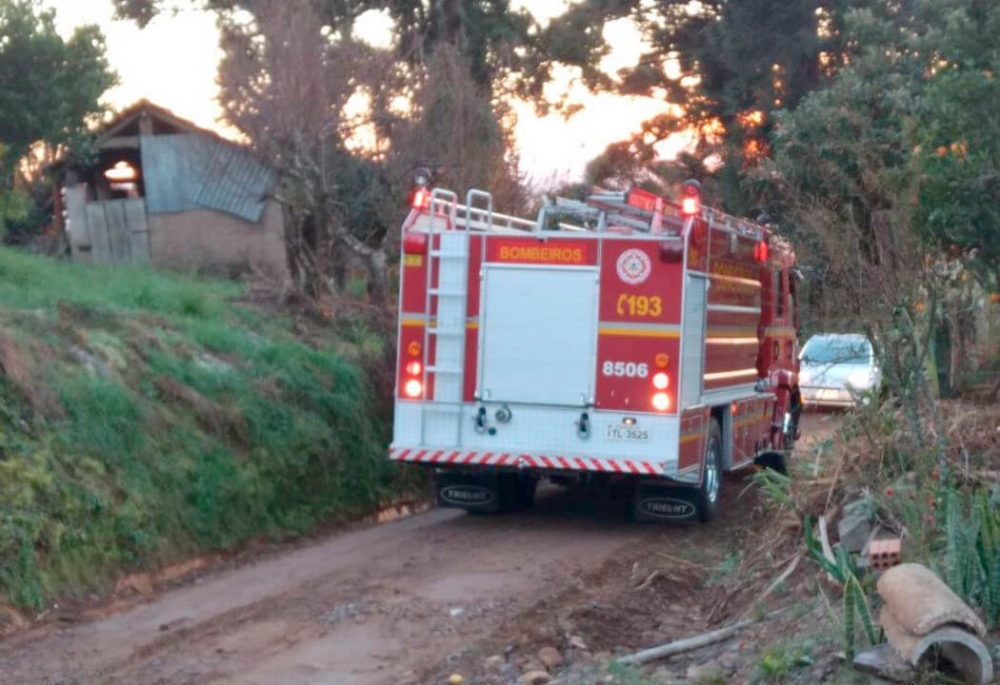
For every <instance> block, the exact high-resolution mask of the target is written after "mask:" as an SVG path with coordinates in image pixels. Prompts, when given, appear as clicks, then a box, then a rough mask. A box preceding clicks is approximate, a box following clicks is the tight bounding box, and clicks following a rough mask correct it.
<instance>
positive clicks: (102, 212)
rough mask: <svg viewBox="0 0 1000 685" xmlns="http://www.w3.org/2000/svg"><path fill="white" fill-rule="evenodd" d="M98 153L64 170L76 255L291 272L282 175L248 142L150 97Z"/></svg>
mask: <svg viewBox="0 0 1000 685" xmlns="http://www.w3.org/2000/svg"><path fill="white" fill-rule="evenodd" d="M92 157H93V160H94V161H93V163H91V164H87V165H82V164H67V165H64V166H63V168H62V170H61V177H60V195H59V198H58V202H59V204H60V205H61V206H60V209H61V211H60V212H57V216H60V215H61V216H62V217H63V226H62V228H63V230H64V232H65V233H66V236H67V238H68V242H69V245H70V250H71V254H72V256H73V258H74V259H78V260H83V261H93V262H113V263H148V264H151V265H153V266H157V267H170V268H179V269H185V270H197V271H207V272H213V273H234V272H237V271H240V270H246V269H251V268H252V269H258V270H262V271H266V272H269V273H271V274H273V275H275V276H284V275H285V274H286V273H287V260H286V253H285V245H284V228H283V214H282V211H281V207H280V206H279V205H278V203H277V202H276V201H275V200H273V199H271V197H270V195H271V191H272V189H273V187H274V184H275V183H276V180H277V175H276V174H275V172H274V171H273V169H271V168H270V167H269V166H268V165H267V164H265V163H264V162H262V161H261V160H260V159H258V158H257V157H256V156H254V155H253V154H252V153H251V152H250V151H249V150H247V149H246V148H244V147H242V146H240V145H238V144H235V143H233V142H230V141H227V140H225V139H223V138H221V137H219V136H218V135H216V134H214V133H212V132H210V131H206V130H204V129H201V128H199V127H198V126H196V125H194V124H192V123H191V122H188V121H185V120H183V119H180V118H179V117H177V116H175V115H173V114H172V113H170V112H169V111H167V110H165V109H163V108H162V107H157V106H156V105H153V104H151V103H149V102H146V101H141V102H139V103H137V104H136V105H134V106H132V107H130V108H129V109H127V110H125V111H124V112H122V113H121V114H120V115H118V116H117V117H115V119H114V120H112V121H111V122H109V123H108V124H106V125H105V126H104V127H103V128H102V129H101V130H100V131H99V135H98V138H97V141H96V151H95V154H94V155H93V156H92Z"/></svg>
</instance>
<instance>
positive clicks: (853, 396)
mask: <svg viewBox="0 0 1000 685" xmlns="http://www.w3.org/2000/svg"><path fill="white" fill-rule="evenodd" d="M799 361H800V362H801V366H800V371H799V388H800V389H801V391H802V402H803V404H804V405H805V406H807V407H808V406H813V407H853V406H857V405H858V404H859V403H860V402H863V401H865V400H866V399H867V397H868V393H870V392H871V391H872V390H874V389H876V388H877V387H878V386H879V385H880V384H881V382H882V372H881V370H880V369H879V367H878V363H877V362H876V360H875V350H874V348H873V347H872V344H871V342H869V340H868V338H866V337H865V336H864V335H861V334H858V333H823V334H819V335H814V336H813V337H811V338H810V339H809V341H808V342H807V343H806V344H805V346H804V347H803V348H802V352H801V353H800V354H799Z"/></svg>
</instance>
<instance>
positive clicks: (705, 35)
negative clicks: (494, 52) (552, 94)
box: [542, 0, 866, 214]
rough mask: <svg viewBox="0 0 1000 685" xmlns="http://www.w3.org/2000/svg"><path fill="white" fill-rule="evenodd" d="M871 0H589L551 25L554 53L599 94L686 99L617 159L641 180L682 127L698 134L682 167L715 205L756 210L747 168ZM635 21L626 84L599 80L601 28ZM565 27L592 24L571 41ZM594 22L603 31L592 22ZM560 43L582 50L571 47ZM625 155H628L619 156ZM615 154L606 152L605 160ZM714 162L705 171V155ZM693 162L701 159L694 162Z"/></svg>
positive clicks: (840, 57)
mask: <svg viewBox="0 0 1000 685" xmlns="http://www.w3.org/2000/svg"><path fill="white" fill-rule="evenodd" d="M858 4H866V3H865V2H864V0H821V1H820V2H816V1H815V0H791V1H789V0H741V1H740V2H730V1H727V0H706V1H703V2H700V3H690V2H688V1H687V0H667V1H666V2H661V3H658V4H656V5H650V4H649V3H645V2H642V1H641V0H616V1H612V0H585V1H584V2H581V3H579V4H577V5H575V6H574V7H573V9H572V10H570V12H569V13H568V14H567V16H566V18H565V19H563V20H560V21H559V22H558V23H556V22H554V23H553V26H552V27H551V28H550V29H549V30H548V31H547V32H546V34H545V35H544V36H543V38H542V40H543V41H544V42H545V43H546V47H547V49H548V50H549V51H550V53H551V54H554V55H557V56H559V57H560V58H561V59H563V60H565V61H567V62H569V63H572V64H576V65H577V66H580V67H581V68H583V69H584V70H583V72H582V76H583V78H584V79H585V80H586V81H587V82H588V84H589V85H590V86H591V87H592V88H595V89H600V90H612V91H614V92H618V93H622V94H628V95H643V96H648V97H654V98H658V99H662V100H664V101H666V102H669V103H671V104H674V105H677V106H679V109H678V108H671V110H670V111H668V112H667V113H665V114H662V115H660V116H657V117H655V118H653V119H651V120H650V121H647V122H646V123H645V124H644V125H643V127H642V131H641V132H640V133H639V134H638V135H636V136H635V137H634V138H633V139H632V140H630V141H628V142H626V143H623V144H619V145H618V146H617V147H618V150H617V151H614V150H609V152H608V155H610V156H617V157H618V158H619V164H618V165H617V167H618V168H619V169H621V168H622V167H623V166H624V165H626V163H628V162H631V164H630V166H631V168H632V171H631V172H630V173H631V174H632V175H635V173H637V172H639V171H641V170H642V169H647V168H649V167H650V166H651V165H653V164H654V162H655V160H656V158H657V154H656V151H655V146H656V145H657V144H658V143H660V142H662V141H664V140H666V139H667V138H668V137H669V136H671V135H672V134H674V133H682V132H693V133H694V134H695V138H696V140H695V149H694V151H693V153H692V155H691V158H690V159H688V160H685V163H684V166H685V167H686V168H687V171H688V172H690V173H691V174H692V175H693V176H694V177H696V178H698V179H699V180H701V181H702V182H703V185H705V186H706V189H707V190H709V191H711V187H712V184H706V183H705V182H706V181H707V180H709V179H715V181H716V183H715V184H714V185H715V189H716V190H715V193H716V195H715V197H711V195H708V193H706V194H707V195H708V196H709V197H710V199H712V200H713V201H717V202H719V203H721V204H722V205H723V206H724V207H725V208H726V209H727V210H729V211H731V212H734V213H737V214H747V213H749V212H751V211H759V210H760V209H762V208H763V207H760V206H759V203H758V202H757V201H756V200H757V199H756V198H755V197H753V196H752V194H750V193H748V192H747V191H746V189H745V188H744V187H743V185H742V180H743V178H744V176H745V174H746V171H747V170H748V169H750V168H753V167H754V166H755V165H756V164H758V163H759V162H760V161H761V160H763V159H767V158H768V157H769V156H770V154H771V150H770V134H771V131H772V130H773V126H774V123H775V116H774V115H775V113H776V112H777V111H779V110H782V109H789V110H790V109H794V108H795V107H797V106H798V104H799V102H801V100H802V99H803V98H804V97H805V96H807V95H808V94H809V93H811V92H813V91H815V90H817V89H818V88H820V87H822V86H823V85H825V84H827V83H829V81H830V79H831V78H832V76H833V75H834V74H835V73H836V71H837V69H838V68H839V67H840V66H841V65H842V64H843V63H844V60H845V56H846V55H847V54H849V53H850V51H851V49H852V46H851V45H850V44H849V43H848V42H847V41H846V40H845V39H844V31H843V23H844V17H845V15H846V13H847V11H848V10H849V9H850V7H852V6H854V5H858ZM621 19H631V20H632V21H633V22H634V23H635V25H636V26H637V28H638V29H639V30H640V32H641V33H642V35H643V37H644V39H645V41H646V47H647V49H646V50H645V51H644V52H643V54H642V55H641V57H640V59H639V62H638V64H637V65H636V66H634V67H632V68H629V69H626V70H624V71H623V72H622V73H620V74H618V75H617V77H618V78H617V79H610V80H609V79H607V78H606V77H605V76H603V75H597V76H595V75H593V69H587V67H588V66H590V67H592V66H593V65H594V64H595V63H596V62H597V61H598V60H599V59H600V58H601V57H602V56H603V54H604V53H605V52H606V50H607V45H606V44H605V43H604V41H603V39H601V38H600V35H601V28H602V27H603V26H604V25H606V24H608V23H609V22H611V21H616V20H621ZM566 26H578V27H591V31H590V32H589V33H588V35H590V36H591V37H590V39H588V40H583V41H580V40H577V41H576V42H574V41H573V36H572V32H570V31H568V30H567V29H566ZM594 27H596V28H594ZM561 46H574V49H568V47H561ZM622 152H625V153H627V154H626V155H625V156H622ZM608 155H606V156H608ZM706 160H710V161H711V162H712V163H711V164H709V165H708V166H706V165H705V164H704V162H705V161H706ZM692 162H697V163H696V164H692Z"/></svg>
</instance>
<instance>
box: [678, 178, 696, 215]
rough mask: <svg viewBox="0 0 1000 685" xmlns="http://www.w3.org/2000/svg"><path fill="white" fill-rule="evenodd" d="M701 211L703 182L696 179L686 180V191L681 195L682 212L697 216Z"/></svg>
mask: <svg viewBox="0 0 1000 685" xmlns="http://www.w3.org/2000/svg"><path fill="white" fill-rule="evenodd" d="M699 212H701V184H700V183H698V181H695V180H694V179H691V180H690V181H685V183H684V192H683V194H682V195H681V213H682V214H684V215H686V216H695V215H697V214H698V213H699Z"/></svg>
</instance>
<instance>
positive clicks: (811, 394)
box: [800, 387, 859, 408]
mask: <svg viewBox="0 0 1000 685" xmlns="http://www.w3.org/2000/svg"><path fill="white" fill-rule="evenodd" d="M800 391H801V393H802V404H803V405H804V406H806V407H845V408H848V407H856V406H858V404H859V401H858V398H857V397H855V396H854V395H852V394H851V392H850V391H849V390H847V389H845V388H809V387H804V388H800Z"/></svg>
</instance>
